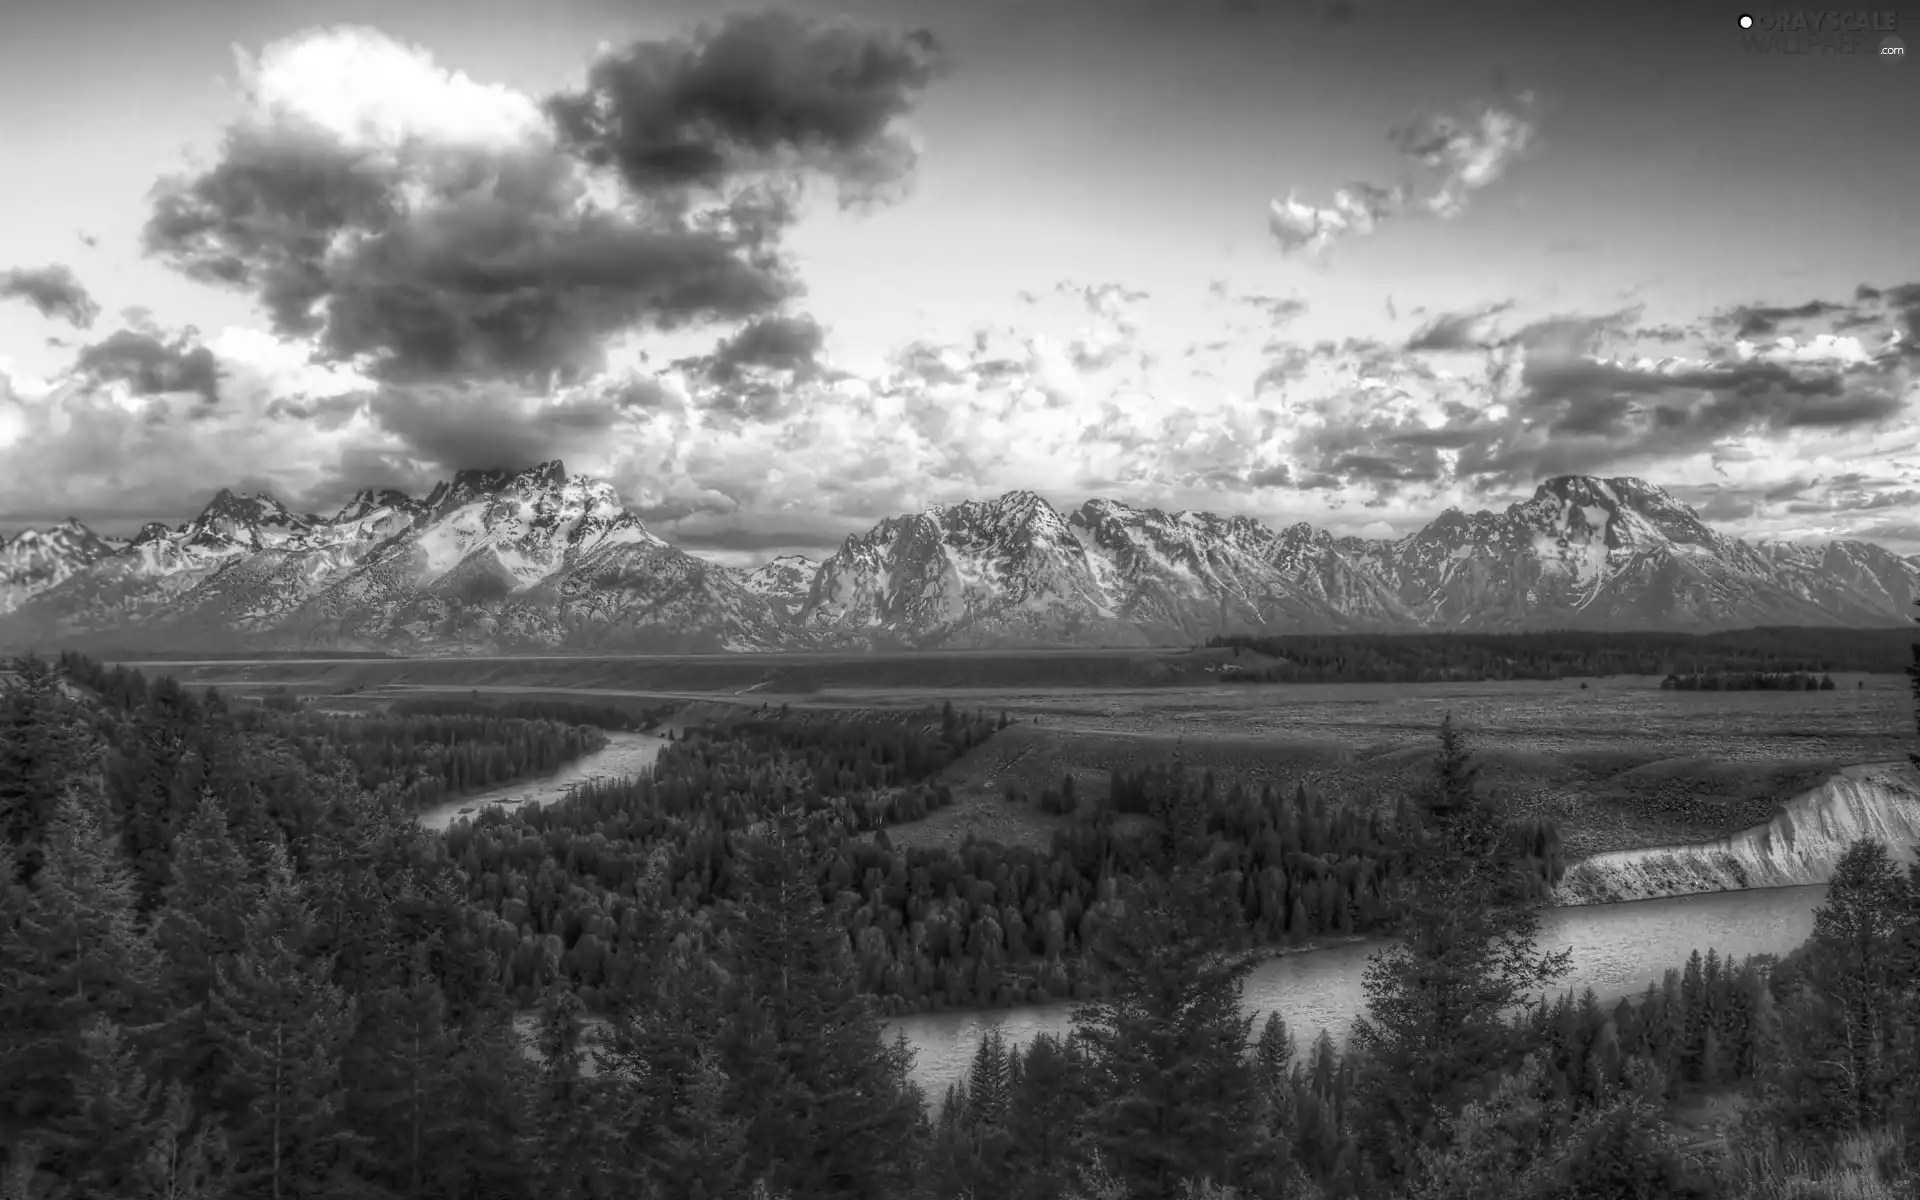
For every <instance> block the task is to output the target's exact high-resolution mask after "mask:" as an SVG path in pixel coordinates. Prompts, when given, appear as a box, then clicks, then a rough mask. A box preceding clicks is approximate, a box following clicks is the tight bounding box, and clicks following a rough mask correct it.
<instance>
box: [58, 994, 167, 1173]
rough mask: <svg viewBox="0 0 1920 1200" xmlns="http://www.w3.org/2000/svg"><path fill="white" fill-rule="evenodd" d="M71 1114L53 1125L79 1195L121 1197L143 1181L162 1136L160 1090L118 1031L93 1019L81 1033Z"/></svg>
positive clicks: (105, 1020) (102, 1019) (110, 1023)
mask: <svg viewBox="0 0 1920 1200" xmlns="http://www.w3.org/2000/svg"><path fill="white" fill-rule="evenodd" d="M79 1058H80V1062H79V1068H78V1071H77V1072H76V1074H75V1076H74V1079H73V1098H74V1107H73V1110H72V1111H71V1112H69V1113H67V1114H64V1115H63V1116H61V1117H60V1118H58V1119H56V1120H55V1121H53V1122H52V1123H51V1126H50V1128H51V1131H52V1132H53V1134H54V1137H55V1139H56V1140H55V1143H54V1144H56V1145H58V1146H60V1147H61V1148H63V1149H64V1150H66V1151H67V1156H66V1162H67V1167H66V1170H65V1172H64V1174H65V1175H66V1176H67V1179H68V1181H69V1183H70V1185H71V1186H72V1187H73V1188H74V1189H75V1190H76V1191H77V1192H78V1193H79V1194H81V1195H91V1196H117V1195H122V1194H124V1193H125V1192H126V1191H127V1190H129V1188H130V1187H131V1186H133V1185H134V1184H135V1183H136V1182H137V1181H138V1179H139V1177H140V1174H141V1171H142V1167H143V1166H144V1165H145V1164H144V1161H143V1160H144V1159H145V1157H146V1155H147V1153H148V1151H149V1150H150V1148H151V1146H152V1144H153V1143H154V1141H155V1139H156V1137H157V1136H158V1133H159V1129H160V1124H161V1122H160V1117H161V1113H160V1112H158V1111H157V1110H158V1108H159V1104H158V1101H159V1099H160V1095H161V1085H160V1084H159V1083H157V1082H156V1081H155V1079H154V1078H153V1076H152V1075H151V1074H150V1073H149V1072H148V1071H147V1070H146V1069H145V1068H144V1067H143V1065H142V1064H141V1061H140V1058H141V1056H140V1055H139V1054H138V1053H136V1051H135V1050H134V1048H133V1047H132V1046H130V1045H129V1044H128V1042H127V1039H126V1038H125V1036H124V1034H123V1032H122V1030H121V1029H120V1027H119V1026H118V1025H117V1024H115V1023H114V1022H113V1021H111V1020H109V1019H108V1018H106V1017H104V1016H101V1015H99V1014H94V1015H92V1016H90V1017H88V1018H86V1020H85V1022H84V1024H83V1026H82V1028H81V1031H80V1055H79Z"/></svg>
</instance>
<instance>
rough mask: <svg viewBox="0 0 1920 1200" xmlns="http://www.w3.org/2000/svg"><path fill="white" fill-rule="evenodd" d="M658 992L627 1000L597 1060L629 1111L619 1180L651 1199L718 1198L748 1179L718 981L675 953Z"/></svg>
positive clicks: (710, 968) (708, 969)
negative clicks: (727, 1067)
mask: <svg viewBox="0 0 1920 1200" xmlns="http://www.w3.org/2000/svg"><path fill="white" fill-rule="evenodd" d="M662 957H663V959H665V962H664V963H663V966H664V967H665V969H664V970H663V971H661V972H660V974H659V977H658V978H657V979H656V981H655V984H654V988H653V990H652V993H651V995H649V996H646V997H644V998H641V999H639V1000H638V1001H637V1002H636V1003H633V1004H631V1005H627V1006H623V1008H622V1009H621V1011H620V1012H619V1013H618V1014H617V1015H616V1016H615V1017H614V1019H613V1021H612V1023H611V1024H610V1026H609V1027H608V1033H607V1036H606V1038H605V1039H604V1048H603V1049H602V1050H600V1051H599V1058H600V1061H601V1062H602V1063H603V1065H604V1066H605V1068H606V1075H605V1078H606V1081H607V1085H608V1087H609V1088H610V1089H611V1095H612V1098H613V1103H612V1107H613V1108H614V1109H615V1110H616V1111H618V1112H620V1113H621V1114H623V1115H622V1117H621V1119H620V1120H619V1122H618V1124H617V1127H616V1128H615V1130H614V1134H615V1136H616V1137H617V1138H618V1139H619V1140H620V1149H619V1151H617V1152H616V1155H615V1161H616V1170H617V1171H618V1173H619V1176H620V1178H622V1179H624V1180H628V1181H631V1182H633V1183H635V1184H637V1185H640V1186H641V1187H642V1188H650V1189H652V1190H651V1192H646V1193H645V1194H648V1195H655V1196H658V1197H661V1200H671V1198H673V1197H679V1196H705V1197H712V1198H714V1200H719V1198H720V1197H726V1196H734V1195H737V1194H739V1191H740V1189H741V1186H742V1184H743V1182H744V1180H745V1167H744V1161H743V1160H744V1159H745V1157H746V1154H747V1130H746V1126H745V1124H744V1122H742V1121H741V1120H739V1119H738V1118H736V1117H733V1116H731V1115H730V1114H729V1113H728V1111H727V1102H728V1095H727V1078H726V1074H725V1072H724V1070H723V1069H722V1067H721V1063H720V1057H719V1053H718V1051H717V1050H716V1048H715V1044H716V1040H717V1038H718V1036H719V1031H720V1026H721V1020H722V1018H721V1014H720V1013H719V1011H718V1008H717V1004H716V1001H717V999H718V997H719V993H720V987H721V978H720V973H719V971H718V969H717V968H716V967H715V966H714V965H713V964H711V963H701V962H695V961H693V960H692V959H691V958H690V957H688V956H686V955H684V954H677V953H673V952H671V951H669V952H667V953H665V954H663V955H662Z"/></svg>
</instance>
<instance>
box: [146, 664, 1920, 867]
mask: <svg viewBox="0 0 1920 1200" xmlns="http://www.w3.org/2000/svg"><path fill="white" fill-rule="evenodd" d="M1221 657H1222V656H1221V655H1220V654H1219V653H1218V652H1210V651H1139V650H1131V651H1070V652H1056V653H1032V652H1019V653H1013V652H1006V653H973V654H959V653H931V654H897V655H871V656H838V655H835V656H829V655H801V654H791V655H755V656H741V655H711V656H657V657H628V658H560V657H555V658H423V659H403V658H390V659H351V660H348V659H274V660H258V661H219V662H165V663H160V662H145V663H138V664H130V665H137V666H139V667H140V668H141V669H143V670H148V671H152V672H155V673H166V674H172V675H175V676H177V677H179V678H180V679H182V680H183V681H186V682H193V683H200V684H214V685H218V686H220V687H221V688H222V689H223V690H226V691H230V692H234V693H237V694H248V693H263V692H266V691H270V690H274V689H277V688H282V687H284V688H287V689H288V690H290V691H293V692H295V693H296V694H299V695H302V696H307V697H311V698H312V699H313V700H314V701H316V702H318V703H322V704H326V705H329V706H339V707H353V708H362V707H370V706H378V705H380V704H382V703H384V702H386V701H389V700H392V699H396V698H400V697H404V696H447V695H462V694H475V693H477V694H479V695H482V696H486V697H490V698H499V699H506V698H510V697H516V696H521V697H533V696H540V697H549V698H554V697H560V696H565V695H574V696H578V697H579V698H581V699H591V700H593V701H595V702H601V703H608V702H611V703H620V704H624V703H631V704H633V705H634V706H635V707H636V708H637V707H640V706H657V705H660V704H661V703H663V702H665V703H671V704H674V705H675V706H676V711H675V715H674V717H673V718H672V720H671V724H675V725H683V724H688V723H694V722H698V721H701V720H706V719H712V718H721V717H725V716H727V715H729V714H736V715H737V714H743V713H746V712H751V711H755V710H759V709H762V708H765V707H769V706H773V707H777V706H782V705H785V706H790V707H791V708H794V709H808V710H816V711H818V710H900V709H911V708H920V707H925V706H928V705H938V704H941V703H943V702H949V701H950V702H951V703H952V704H953V705H954V706H955V707H957V708H961V709H983V710H986V711H988V712H994V713H998V712H1005V713H1006V714H1007V715H1008V716H1009V717H1010V718H1011V719H1012V720H1013V721H1014V724H1013V725H1012V726H1011V727H1010V728H1008V729H1006V730H1003V731H1002V732H1001V733H1000V734H998V735H996V736H995V737H994V738H993V739H992V740H991V741H989V742H988V743H987V744H986V745H984V746H982V747H980V748H979V749H977V750H975V751H974V752H972V753H971V754H969V755H968V756H967V757H966V758H964V759H962V760H961V761H960V762H959V763H957V764H955V765H954V766H953V767H952V768H951V769H950V770H949V773H948V775H949V777H948V779H947V780H946V782H947V783H948V784H949V785H950V786H951V787H952V788H953V791H954V794H955V796H956V803H955V804H954V805H953V806H952V807H950V808H947V809H945V810H942V811H940V812H938V813H936V814H934V815H932V816H930V817H928V818H927V819H925V820H923V821H920V822H917V823H915V824H914V825H911V826H905V827H901V828H899V829H897V830H896V831H895V835H894V836H895V840H896V841H899V842H908V843H916V842H917V843H920V844H942V843H945V844H957V843H958V842H960V841H962V840H964V839H965V838H966V837H968V836H969V835H972V836H979V837H989V838H993V839H995V840H998V841H1002V842H1015V841H1027V842H1045V841H1046V840H1047V839H1048V838H1049V837H1050V836H1051V832H1052V830H1053V829H1054V828H1055V827H1056V826H1057V825H1059V824H1060V823H1061V822H1062V821H1063V820H1064V818H1057V817H1050V816H1047V815H1045V814H1043V813H1041V812H1040V811H1039V809H1038V807H1037V806H1036V805H1035V804H1033V803H1031V797H1034V796H1037V795H1038V794H1039V792H1040V791H1041V790H1042V789H1043V788H1046V787H1049V786H1056V785H1058V784H1059V782H1060V781H1061V779H1062V778H1063V777H1064V776H1066V775H1069V774H1071V775H1073V776H1074V777H1075V786H1076V788H1077V789H1078V790H1080V791H1081V793H1082V794H1083V795H1094V796H1097V795H1101V794H1103V791H1104V784H1105V780H1106V776H1107V773H1108V772H1110V771H1115V770H1132V769H1138V768H1140V767H1145V766H1148V765H1151V764H1155V763H1165V762H1170V761H1175V760H1178V761H1180V762H1182V763H1184V764H1185V765H1186V767H1187V768H1188V769H1189V770H1194V771H1201V770H1213V771H1214V772H1215V773H1216V775H1217V776H1218V777H1219V778H1220V780H1221V781H1222V783H1223V784H1227V783H1231V782H1232V781H1235V780H1239V781H1243V782H1245V783H1247V784H1248V785H1250V786H1255V787H1257V786H1260V785H1262V784H1265V783H1268V782H1272V783H1274V784H1276V785H1279V786H1291V785H1293V784H1294V783H1296V782H1305V783H1307V784H1308V785H1309V787H1311V788H1315V789H1318V790H1320V791H1322V792H1324V793H1326V794H1327V795H1328V797H1329V798H1330V799H1332V800H1336V801H1339V802H1343V803H1354V804H1363V805H1371V804H1385V803H1391V801H1392V800H1393V798H1394V797H1396V796H1398V795H1399V794H1401V793H1402V792H1403V791H1404V790H1405V789H1406V788H1407V787H1408V786H1410V785H1411V784H1412V783H1413V782H1414V781H1415V780H1416V779H1417V778H1418V777H1419V776H1421V775H1422V774H1423V773H1424V772H1425V771H1426V768H1427V762H1428V760H1429V757H1430V755H1431V753H1432V749H1433V745H1434V741H1433V739H1434V731H1435V729H1436V728H1437V727H1438V725H1439V723H1440V720H1441V718H1442V716H1443V715H1445V714H1447V713H1451V714H1452V715H1453V719H1454V721H1455V723H1456V724H1457V725H1458V726H1459V727H1460V728H1461V729H1462V730H1463V731H1464V732H1465V733H1466V735H1467V736H1468V738H1469V739H1470V741H1471V744H1472V745H1473V746H1474V748H1475V750H1476V751H1477V754H1478V757H1479V761H1480V764H1481V772H1482V778H1483V779H1484V780H1485V781H1486V782H1487V783H1488V784H1489V785H1490V786H1491V787H1493V788H1494V789H1497V790H1498V791H1500V792H1501V793H1503V794H1504V795H1506V796H1507V797H1508V799H1509V800H1510V802H1511V803H1512V804H1513V805H1514V806H1515V808H1516V809H1518V810H1519V811H1521V812H1524V813H1528V814H1532V815H1539V816H1547V817H1552V818H1553V819H1554V820H1555V821H1556V822H1557V823H1558V824H1559V827H1560V829H1561V833H1562V836H1563V839H1564V842H1565V847H1566V852H1567V854H1568V857H1569V858H1583V857H1586V856H1588V855H1591V854H1598V853H1603V852H1607V851H1614V850H1631V849H1638V848H1642V847H1647V846H1659V845H1671V844H1675V843H1680V842H1691V841H1703V840H1709V839H1713V838H1721V837H1726V836H1728V835H1730V834H1732V833H1735V832H1737V831H1739V830H1742V829H1748V828H1752V827H1753V826H1756V825H1761V824H1764V823H1765V822H1766V821H1767V820H1768V819H1770V817H1771V816H1772V815H1773V814H1774V812H1775V811H1776V809H1777V808H1778V806H1779V805H1780V804H1782V803H1784V802H1785V801H1787V800H1789V799H1791V798H1793V797H1794V796H1796V795H1798V794H1800V793H1802V792H1804V791H1806V790H1807V789H1809V788H1811V787H1814V786H1817V785H1818V784H1820V783H1821V782H1822V781H1824V780H1825V779H1827V778H1828V777H1829V776H1831V775H1832V774H1833V773H1834V772H1835V771H1837V770H1839V769H1840V768H1842V767H1845V766H1851V765H1855V764H1859V763H1870V762H1885V761H1890V760H1895V759H1900V758H1902V757H1904V755H1905V753H1906V749H1907V743H1908V741H1909V740H1910V738H1911V721H1912V716H1911V701H1910V700H1909V698H1908V696H1907V694H1906V686H1905V682H1906V681H1905V680H1904V679H1902V678H1901V677H1900V676H1897V675H1858V674H1845V675H1835V677H1834V678H1835V681H1836V684H1837V687H1836V688H1835V690H1833V691H1826V692H1786V691H1749V692H1685V691H1663V690H1662V689H1661V688H1660V686H1659V684H1660V681H1659V679H1658V678H1655V677H1652V676H1613V677H1601V678H1592V679H1585V680H1581V679H1562V680H1545V681H1540V680H1520V681H1503V682H1475V683H1385V684H1368V683H1319V684H1230V683H1220V682H1217V681H1216V679H1215V677H1214V675H1213V674H1212V671H1213V670H1215V669H1217V663H1218V661H1219V660H1220V658H1221ZM1009 786H1011V787H1012V788H1013V789H1014V790H1015V792H1016V793H1017V794H1019V795H1021V796H1024V797H1027V798H1029V799H1028V802H1025V803H1014V804H1009V803H1008V801H1007V800H1006V789H1007V788H1008V787H1009Z"/></svg>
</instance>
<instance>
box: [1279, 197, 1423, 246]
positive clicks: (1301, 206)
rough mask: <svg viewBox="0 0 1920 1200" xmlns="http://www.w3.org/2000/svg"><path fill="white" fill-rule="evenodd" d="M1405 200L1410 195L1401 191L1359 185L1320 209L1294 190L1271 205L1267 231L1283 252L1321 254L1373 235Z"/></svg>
mask: <svg viewBox="0 0 1920 1200" xmlns="http://www.w3.org/2000/svg"><path fill="white" fill-rule="evenodd" d="M1405 201H1406V194H1405V193H1404V192H1402V191H1400V190H1398V189H1390V188H1383V187H1376V186H1374V185H1373V184H1370V183H1356V184H1353V185H1352V186H1350V187H1345V188H1341V189H1340V190H1339V191H1336V192H1335V193H1334V194H1333V202H1332V203H1331V204H1330V205H1328V206H1327V207H1325V208H1316V207H1314V206H1313V205H1311V204H1308V203H1306V202H1305V201H1302V200H1301V199H1299V197H1298V195H1297V189H1290V190H1289V191H1288V192H1287V195H1286V199H1284V200H1275V201H1274V202H1273V203H1272V204H1271V205H1270V206H1269V208H1268V212H1267V229H1268V231H1269V232H1270V233H1272V234H1273V237H1274V240H1275V241H1277V242H1279V243H1280V249H1281V250H1282V251H1283V252H1287V253H1291V252H1294V251H1301V252H1304V253H1307V254H1318V253H1320V252H1321V251H1323V250H1325V249H1326V248H1327V247H1329V246H1331V245H1333V244H1334V243H1335V242H1337V241H1340V240H1341V239H1343V238H1348V237H1353V236H1355V235H1358V234H1366V233H1372V232H1373V231H1374V229H1375V228H1376V227H1378V226H1379V224H1380V222H1381V221H1383V220H1385V219H1386V218H1387V217H1389V216H1392V215H1393V214H1394V213H1395V212H1397V211H1398V210H1399V209H1400V207H1401V206H1402V205H1403V204H1404V203H1405Z"/></svg>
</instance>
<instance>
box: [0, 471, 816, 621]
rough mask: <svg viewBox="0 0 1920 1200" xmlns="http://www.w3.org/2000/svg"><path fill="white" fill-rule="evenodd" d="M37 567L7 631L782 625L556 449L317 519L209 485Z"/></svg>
mask: <svg viewBox="0 0 1920 1200" xmlns="http://www.w3.org/2000/svg"><path fill="white" fill-rule="evenodd" d="M25 536H28V535H23V538H24V537H25ZM69 540H70V541H71V540H72V539H69ZM81 559H84V560H85V561H81ZM40 577H41V578H45V579H47V580H48V581H49V582H48V583H47V584H45V585H44V586H40V587H32V586H30V585H29V584H27V583H24V582H14V580H13V579H12V577H11V576H9V577H8V578H7V580H6V581H5V582H3V583H0V587H4V588H6V589H8V594H13V595H18V596H21V597H22V599H20V600H16V601H15V603H14V605H13V611H12V613H11V615H10V617H9V618H8V622H7V624H8V626H9V627H10V628H9V632H10V633H11V635H12V638H13V640H20V639H32V640H35V641H39V640H43V639H44V640H58V641H67V640H72V639H75V638H88V637H90V636H91V637H95V638H97V637H100V636H106V637H108V638H109V639H118V640H120V641H122V642H135V643H162V644H179V645H202V644H207V643H213V642H219V641H222V640H224V639H230V638H231V637H232V636H234V635H239V636H241V637H243V638H246V639H248V640H249V641H251V642H254V643H257V644H260V645H262V646H274V647H288V646H307V647H319V646H336V647H341V648H385V649H398V650H415V651H432V650H450V651H459V650H462V649H469V650H479V649H495V650H516V649H533V648H554V647H568V648H575V649H583V650H585V649H598V648H603V647H615V648H619V649H657V650H662V651H668V650H679V649H704V650H759V649H769V648H773V647H776V646H779V645H782V644H784V635H785V622H783V621H782V620H781V618H780V617H779V616H778V615H776V613H775V610H774V608H773V606H772V605H771V604H770V603H769V602H768V601H767V599H766V598H765V597H763V596H761V595H759V594H757V593H756V592H754V591H752V590H750V589H749V588H748V587H747V586H746V584H745V583H744V582H743V581H742V580H740V579H739V578H738V577H737V575H736V574H735V573H734V572H731V571H728V570H727V569H726V568H724V567H721V566H718V565H716V564H714V563H709V562H706V561H705V560H703V559H698V558H695V557H693V556H692V555H689V554H686V553H684V552H682V551H680V550H676V549H675V548H673V547H672V546H669V545H667V544H666V543H665V542H662V541H661V540H660V539H658V538H656V537H654V536H653V535H652V534H651V533H649V532H647V530H646V528H645V527H644V526H643V525H642V524H641V523H640V521H639V520H638V519H637V518H636V517H634V516H633V514H632V513H630V512H628V511H627V510H626V508H625V507H624V506H622V505H621V503H620V501H619V498H618V497H617V496H616V495H615V494H614V491H613V488H612V487H611V486H609V485H608V484H606V483H602V482H600V481H597V480H592V479H585V478H569V477H568V476H567V474H566V471H565V469H564V468H563V467H562V465H561V464H559V463H557V462H554V463H543V464H541V465H540V466H538V467H534V468H532V469H530V470H527V471H522V472H518V473H506V472H490V471H463V472H461V473H460V474H458V475H456V476H455V477H454V478H453V479H452V480H451V481H448V482H445V483H442V484H440V485H439V486H438V487H436V488H435V489H434V490H433V492H432V493H431V494H430V495H428V496H427V498H426V499H425V500H414V499H411V498H410V497H407V496H404V495H401V494H399V493H395V492H383V493H372V492H366V493H362V494H361V495H359V496H357V497H355V498H354V500H353V501H351V502H350V503H348V504H347V505H346V506H345V507H344V508H342V509H341V511H340V512H339V513H338V514H336V515H335V516H334V517H332V518H320V517H313V516H299V515H295V514H292V513H290V512H289V511H288V510H287V509H286V507H285V506H284V505H282V504H281V503H280V502H279V501H278V500H276V499H274V498H273V497H271V496H265V495H258V496H249V497H238V496H235V495H233V494H232V493H230V492H226V491H223V492H221V493H220V494H219V495H218V496H216V497H215V498H214V500H213V502H212V503H210V504H209V505H208V506H207V508H206V509H205V510H204V511H203V512H201V513H200V515H199V516H197V517H195V518H194V519H193V520H191V521H188V522H187V523H186V524H184V525H182V526H180V527H179V528H178V529H173V530H169V529H167V528H166V527H164V526H159V525H149V526H147V527H146V528H145V529H144V530H142V531H141V533H140V534H139V535H138V536H137V537H135V538H134V539H133V540H132V541H131V542H129V543H126V544H125V545H124V546H123V547H120V548H117V549H114V550H111V551H110V552H108V553H105V554H100V553H97V552H94V551H92V550H87V551H85V552H79V551H76V553H75V555H74V559H73V561H71V562H70V563H68V564H63V565H62V566H61V567H59V568H57V569H53V570H47V569H42V570H41V572H40Z"/></svg>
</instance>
